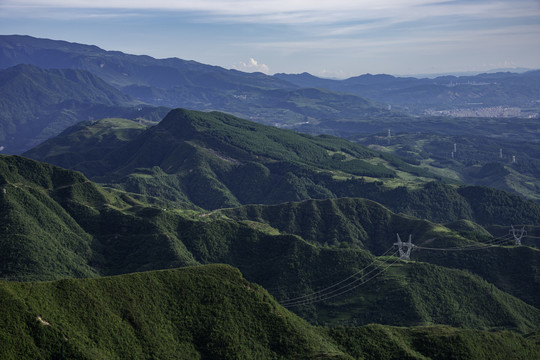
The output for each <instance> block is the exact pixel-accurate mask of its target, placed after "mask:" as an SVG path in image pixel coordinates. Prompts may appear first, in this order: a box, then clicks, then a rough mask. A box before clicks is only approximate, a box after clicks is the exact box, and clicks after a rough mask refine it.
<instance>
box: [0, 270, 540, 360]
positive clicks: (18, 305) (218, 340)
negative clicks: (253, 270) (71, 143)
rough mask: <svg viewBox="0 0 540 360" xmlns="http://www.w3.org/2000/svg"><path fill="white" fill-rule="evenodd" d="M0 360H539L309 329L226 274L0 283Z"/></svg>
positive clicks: (471, 342)
mask: <svg viewBox="0 0 540 360" xmlns="http://www.w3.org/2000/svg"><path fill="white" fill-rule="evenodd" d="M0 306H1V307H2V309H3V311H2V313H1V314H0V324H2V326H1V327H0V341H1V342H2V344H3V346H2V347H1V348H0V356H1V357H2V358H3V359H20V358H35V359H47V358H61V359H96V358H107V359H147V358H159V359H178V358H180V359H201V358H212V359H254V358H264V359H314V358H317V359H358V358H369V359H390V358H396V357H399V358H407V359H425V358H429V357H434V358H435V357H436V358H450V357H451V358H454V359H475V358H484V357H485V356H489V357H490V358H493V359H498V358H502V357H504V356H506V355H509V354H511V355H512V358H514V359H530V358H534V357H536V356H538V355H539V354H540V347H539V346H538V344H535V342H534V340H532V339H528V338H524V337H522V336H520V335H517V334H515V333H511V332H486V331H478V330H477V331H472V330H459V329H454V328H449V327H422V328H411V329H405V328H392V327H385V326H380V325H370V326H367V327H361V328H332V329H324V328H315V327H313V326H310V325H309V324H307V323H306V322H305V321H303V320H301V319H300V318H298V317H297V316H295V315H293V314H291V313H290V312H288V311H287V310H285V309H284V308H283V307H281V306H280V305H279V304H278V303H277V302H276V301H275V300H274V299H273V298H272V297H271V296H269V295H268V293H267V292H266V291H265V290H264V289H262V288H260V287H259V286H257V285H256V284H253V283H249V282H248V281H246V280H244V279H243V278H242V276H241V275H240V273H239V272H238V271H237V270H235V269H232V268H230V267H228V266H224V265H211V266H210V265H209V266H204V267H190V268H184V269H177V270H167V271H157V272H146V273H137V274H130V275H124V276H118V277H109V278H100V279H84V280H83V279H80V280H61V281H56V282H41V283H13V282H5V281H2V282H0Z"/></svg>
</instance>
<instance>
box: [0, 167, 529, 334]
mask: <svg viewBox="0 0 540 360" xmlns="http://www.w3.org/2000/svg"><path fill="white" fill-rule="evenodd" d="M0 160H1V162H0V164H1V165H2V166H0V174H1V178H0V179H1V181H2V197H1V202H0V205H1V206H0V209H1V213H0V216H1V220H2V221H1V225H0V226H1V227H0V231H1V233H2V234H3V236H2V238H1V239H0V246H1V247H2V249H4V251H2V253H1V254H0V277H1V278H6V279H10V280H26V281H28V280H53V279H61V278H69V277H96V276H102V275H115V274H125V273H132V272H136V271H145V270H153V269H169V268H173V267H179V266H187V265H198V264H211V263H227V264H230V265H232V266H235V267H237V268H239V269H240V271H242V273H243V274H244V276H245V277H246V278H247V279H248V280H249V281H253V282H256V283H258V284H260V285H262V286H264V287H265V288H267V289H268V290H269V291H270V292H271V293H272V294H273V295H274V296H275V297H276V298H277V299H278V300H279V301H281V302H282V303H283V305H286V306H288V307H289V308H291V310H294V311H295V312H297V313H298V314H300V315H301V316H302V317H304V318H305V319H307V320H309V321H311V322H314V323H321V324H326V323H338V324H339V323H343V321H345V322H347V323H352V324H356V325H362V324H367V323H372V322H379V323H384V324H391V325H421V324H450V325H453V326H459V327H465V328H474V329H484V328H489V329H501V328H502V329H513V330H516V331H520V332H530V331H532V330H535V329H536V326H537V325H536V324H538V322H539V321H540V310H538V308H537V307H538V306H539V305H540V304H538V299H537V297H536V296H535V294H536V293H537V292H538V289H539V288H540V283H539V282H538V279H537V278H536V277H535V274H536V272H537V271H538V264H539V262H540V261H539V259H540V252H539V251H538V250H535V249H533V248H531V247H509V248H507V247H504V246H493V247H489V246H485V245H483V243H479V242H478V240H470V238H471V237H469V238H465V237H463V236H462V235H460V234H459V233H458V232H455V231H452V230H450V229H449V228H446V227H443V226H440V225H435V224H433V223H430V222H427V221H425V220H419V219H414V218H410V217H407V216H404V215H396V214H393V213H391V212H390V211H389V210H387V209H385V208H384V207H382V206H380V205H378V204H377V203H374V202H372V201H368V200H362V199H338V200H318V201H305V202H301V203H293V204H282V205H275V206H260V205H259V206H245V207H241V208H238V209H227V210H219V211H213V212H210V213H208V212H203V211H198V210H196V209H195V210H174V209H173V210H170V209H169V210H166V209H163V208H160V207H149V206H145V205H143V204H142V203H140V202H139V201H137V200H135V199H134V198H133V197H131V196H129V195H126V194H125V193H122V192H116V195H115V194H112V193H109V192H106V191H104V190H103V189H101V188H100V187H99V186H96V185H95V184H93V183H92V182H90V181H88V180H86V179H85V178H84V177H83V176H82V175H81V174H79V173H75V172H71V171H67V170H63V169H60V168H57V167H54V166H51V165H47V164H42V163H38V162H35V161H33V160H29V159H25V158H21V157H15V156H2V157H0ZM4 189H5V191H4ZM279 214H281V215H279ZM452 227H454V228H456V229H458V226H457V225H456V224H453V225H452ZM461 229H463V226H462V227H461ZM465 229H469V232H468V233H467V232H465V233H464V234H469V235H470V234H476V235H475V236H477V237H478V238H479V239H481V240H482V241H488V240H489V239H487V240H486V235H485V230H482V229H480V228H479V227H478V228H477V230H474V229H475V227H474V226H469V227H465ZM396 233H401V234H407V233H410V234H412V235H413V237H414V242H415V244H419V245H423V246H426V243H427V244H430V245H429V246H432V247H436V248H450V249H452V248H456V247H462V246H465V248H467V246H469V247H471V246H472V247H478V249H477V250H478V251H477V252H476V255H473V253H472V252H464V253H465V255H464V256H462V257H456V256H454V255H455V252H452V251H446V252H441V251H432V252H431V254H430V251H428V250H420V251H418V252H417V251H416V250H415V251H414V252H413V255H414V257H413V259H419V260H422V262H418V263H415V262H402V261H400V260H399V259H398V258H396V257H395V256H389V255H395V254H396V250H395V249H393V250H392V244H393V243H394V242H395V241H396V240H395V239H396V238H395V234H396ZM404 236H406V235H404ZM434 239H436V240H434ZM497 244H498V243H495V245H497ZM500 245H504V244H503V243H502V242H501V243H500ZM484 247H485V248H484ZM479 256H480V259H481V261H479ZM428 262H432V263H433V264H428ZM451 268H454V269H451ZM463 269H465V270H463ZM482 277H483V278H484V279H487V280H488V281H490V283H488V282H486V281H485V280H483V279H482ZM344 280H345V281H344ZM367 280H369V281H367ZM364 282H365V284H364ZM336 284H338V286H337V287H336ZM329 286H330V289H331V291H332V292H329V291H328V287H329ZM322 289H326V290H324V291H322V292H321V290H322ZM427 289H436V290H434V291H428V290H427ZM334 290H337V291H334ZM313 292H317V293H316V294H315V296H314V295H311V294H312V293H313ZM318 295H320V296H318ZM396 307H398V308H399V309H400V310H399V311H396V310H395V308H396ZM486 308H487V309H489V311H487V310H486ZM449 309H454V310H453V311H450V310H449Z"/></svg>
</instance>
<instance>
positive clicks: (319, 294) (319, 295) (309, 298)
mask: <svg viewBox="0 0 540 360" xmlns="http://www.w3.org/2000/svg"><path fill="white" fill-rule="evenodd" d="M396 254H397V251H396V252H394V253H393V254H392V255H391V256H390V257H389V258H387V259H385V260H384V261H383V262H382V263H379V264H377V265H376V266H375V267H374V268H373V269H372V270H370V271H368V272H367V273H365V274H363V275H362V276H361V277H360V278H356V277H355V276H356V275H358V274H359V273H360V272H361V271H363V270H365V269H367V268H369V267H370V266H371V264H370V265H368V266H366V267H365V268H364V269H362V270H360V271H359V272H357V273H356V274H354V275H351V276H350V277H348V278H347V279H344V280H341V281H340V282H338V283H336V284H333V285H331V286H329V287H327V288H325V289H322V290H319V291H315V292H313V293H310V294H306V295H303V296H299V297H297V298H293V299H287V300H284V301H281V302H280V303H281V305H283V306H285V307H293V306H299V305H307V304H312V303H315V302H320V301H324V300H328V299H331V298H333V297H336V296H340V295H342V294H345V293H347V292H349V291H352V290H353V289H356V288H357V287H358V286H360V285H363V284H365V283H366V282H368V281H370V280H371V279H373V278H375V277H376V276H378V275H379V274H381V273H382V272H383V271H385V270H386V269H387V268H388V267H389V266H391V265H392V264H394V263H395V262H396V261H398V260H400V259H399V258H396V259H395V260H394V261H393V262H392V263H391V264H390V265H389V266H387V267H386V268H384V269H382V270H381V271H379V272H377V273H376V274H375V275H372V276H371V277H369V278H368V279H367V280H365V281H362V280H363V279H364V278H365V277H366V276H368V275H369V274H371V273H373V272H375V271H376V270H377V269H379V268H380V267H382V266H383V265H384V264H386V263H387V262H388V261H389V260H391V259H392V257H393V256H394V255H396ZM351 278H354V280H353V281H352V282H350V283H348V284H345V285H343V286H341V287H339V288H337V289H334V290H332V291H328V290H330V289H332V288H335V287H336V286H339V285H340V284H343V283H344V282H345V281H347V280H350V279H351ZM359 282H360V283H359ZM352 285H354V286H352ZM351 286H352V287H351Z"/></svg>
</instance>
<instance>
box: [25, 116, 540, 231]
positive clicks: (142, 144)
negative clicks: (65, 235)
mask: <svg viewBox="0 0 540 360" xmlns="http://www.w3.org/2000/svg"><path fill="white" fill-rule="evenodd" d="M107 124H108V126H110V130H109V131H108V132H107V131H106V130H103V131H104V132H105V133H107V134H109V135H107V138H108V137H111V136H112V137H114V130H113V125H114V124H113V123H112V122H109V123H99V124H95V125H88V128H85V129H86V130H85V129H79V128H77V129H74V130H73V131H71V130H70V131H68V132H67V133H66V134H65V135H63V136H61V137H59V138H58V139H56V140H51V141H49V142H46V143H45V144H43V145H42V146H38V147H36V148H35V149H33V150H31V151H29V152H27V153H26V154H25V155H26V156H29V157H32V158H35V159H37V160H40V161H46V162H52V163H55V164H57V165H60V166H64V167H69V168H71V169H76V170H79V171H82V172H83V173H85V174H86V175H87V176H88V177H89V178H91V179H92V180H95V181H98V182H101V183H108V184H109V185H110V186H113V187H116V188H118V189H122V190H127V191H129V192H132V193H139V194H143V195H146V196H153V197H159V198H161V199H163V201H164V202H165V203H168V204H170V206H178V204H186V203H193V204H195V205H197V206H199V207H202V208H205V209H218V208H222V207H234V206H238V205H241V204H249V203H262V204H276V203H283V202H289V201H298V200H307V199H322V198H340V197H364V198H369V199H372V200H375V201H377V202H379V203H381V204H384V205H385V206H387V207H388V208H390V209H391V210H393V211H395V212H403V213H406V214H409V215H413V216H415V217H419V218H426V219H430V220H432V221H436V222H451V221H457V220H460V219H468V220H473V221H476V222H478V223H481V224H484V225H487V224H500V225H510V224H517V223H521V224H530V225H534V224H538V221H539V220H538V219H540V205H538V204H535V203H533V202H530V201H526V200H524V199H522V198H520V197H517V196H513V195H510V194H508V193H505V192H503V191H495V190H489V189H487V188H481V187H457V186H455V185H448V184H442V183H437V182H433V180H435V178H436V177H435V176H434V175H432V174H431V173H429V172H427V171H425V170H424V169H421V168H419V167H416V166H413V165H411V164H409V163H407V162H405V161H403V160H401V159H400V158H398V157H396V156H394V155H390V154H384V153H380V152H376V151H374V150H370V149H368V148H366V147H363V146H359V145H357V144H354V143H352V142H349V141H346V140H343V139H339V138H335V137H330V136H310V135H305V134H298V133H295V132H292V131H288V130H282V129H276V128H274V127H268V126H264V125H260V124H257V123H254V122H250V121H247V120H242V119H239V118H236V117H234V116H231V115H226V114H223V113H217V112H212V113H205V112H197V111H188V110H183V109H177V110H173V111H171V112H170V113H169V114H168V115H167V116H166V117H165V119H164V120H163V121H162V122H161V123H159V124H158V125H156V126H154V127H152V128H150V129H148V130H147V131H145V132H144V133H141V134H140V135H138V136H136V137H134V138H132V140H131V141H127V142H124V143H120V142H117V143H116V142H112V143H110V144H107V145H105V144H103V143H102V144H101V146H100V147H99V148H97V149H96V150H95V151H96V153H99V154H103V149H105V148H107V149H108V153H107V154H105V155H104V156H103V158H102V159H99V160H98V159H96V157H91V156H87V155H85V154H91V151H93V150H91V149H90V148H91V147H90V146H89V147H83V146H82V145H81V144H86V142H82V143H79V140H78V139H79V138H80V137H84V136H86V135H85V134H86V133H88V132H90V133H92V132H97V131H102V125H103V126H105V125H107ZM95 126H97V127H98V128H99V129H93V130H90V129H92V128H93V127H95ZM81 131H82V132H81ZM134 134H135V133H134ZM59 143H61V144H62V146H59V145H56V144H59ZM72 159H76V160H77V161H79V162H78V163H75V161H72ZM83 159H84V160H83Z"/></svg>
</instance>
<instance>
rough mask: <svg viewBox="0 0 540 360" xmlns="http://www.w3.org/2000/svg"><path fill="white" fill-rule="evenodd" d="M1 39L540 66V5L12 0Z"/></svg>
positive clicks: (528, 0) (424, 0)
mask: <svg viewBox="0 0 540 360" xmlns="http://www.w3.org/2000/svg"><path fill="white" fill-rule="evenodd" d="M0 34H4V35H7V34H24V35H31V36H35V37H45V38H51V39H57V40H67V41H72V42H78V43H83V44H92V45H97V46H99V47H101V48H104V49H106V50H120V51H123V52H126V53H131V54H146V55H150V56H153V57H156V58H165V57H178V58H181V59H186V60H196V61H199V62H202V63H206V64H211V65H218V66H222V67H225V68H236V69H238V70H243V71H262V72H265V73H268V74H273V73H277V72H286V73H300V72H304V71H307V72H310V73H312V74H314V75H318V76H327V77H349V76H354V75H359V74H364V73H387V74H427V73H445V72H464V71H486V70H490V69H494V68H513V67H526V68H536V69H538V68H540V0H511V1H510V0H509V1H486V0H467V1H464V0H370V1H366V0H325V1H321V0H266V1H253V0H189V1H185V0H152V1H148V0H145V1H141V0H48V1H46V0H43V1H42V0H0Z"/></svg>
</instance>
